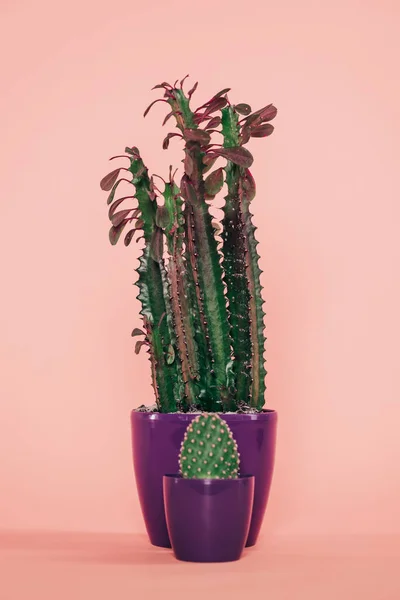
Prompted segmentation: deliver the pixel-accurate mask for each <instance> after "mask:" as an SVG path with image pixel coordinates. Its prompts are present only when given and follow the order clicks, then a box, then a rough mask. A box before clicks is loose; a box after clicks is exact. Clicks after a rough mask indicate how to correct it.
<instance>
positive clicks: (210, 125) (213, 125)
mask: <svg viewBox="0 0 400 600" xmlns="http://www.w3.org/2000/svg"><path fill="white" fill-rule="evenodd" d="M219 125H221V117H213V118H212V119H210V121H208V123H207V129H215V128H216V127H218V126H219Z"/></svg>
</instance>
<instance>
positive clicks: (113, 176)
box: [100, 169, 121, 192]
mask: <svg viewBox="0 0 400 600" xmlns="http://www.w3.org/2000/svg"><path fill="white" fill-rule="evenodd" d="M120 171H121V169H114V171H111V173H109V174H108V175H106V176H105V177H103V179H102V180H101V181H100V187H101V189H102V190H104V191H105V192H109V191H110V190H111V188H112V186H113V185H114V183H115V182H116V181H117V179H118V175H119V173H120Z"/></svg>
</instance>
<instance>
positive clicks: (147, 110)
mask: <svg viewBox="0 0 400 600" xmlns="http://www.w3.org/2000/svg"><path fill="white" fill-rule="evenodd" d="M157 102H167V101H166V100H164V98H157V100H154V101H153V102H152V103H151V104H150V105H149V106H148V107H147V108H146V110H145V111H144V113H143V116H144V117H146V116H147V115H148V113H149V110H150V109H151V107H152V106H154V105H155V104H157Z"/></svg>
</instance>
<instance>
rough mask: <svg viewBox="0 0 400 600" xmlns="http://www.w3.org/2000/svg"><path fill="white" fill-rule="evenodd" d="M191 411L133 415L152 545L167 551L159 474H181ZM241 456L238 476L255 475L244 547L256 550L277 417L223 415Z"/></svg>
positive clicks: (270, 413)
mask: <svg viewBox="0 0 400 600" xmlns="http://www.w3.org/2000/svg"><path fill="white" fill-rule="evenodd" d="M196 416H197V415H196V414H194V413H191V414H190V413H165V414H164V413H146V412H139V411H136V410H133V411H132V413H131V425H132V449H133V464H134V469H135V478H136V485H137V489H138V494H139V500H140V505H141V507H142V513H143V517H144V521H145V524H146V529H147V533H148V535H149V538H150V542H151V543H152V544H153V545H154V546H161V547H162V548H170V547H171V543H170V540H169V536H168V531H167V524H166V521H165V512H164V501H163V476H164V475H166V474H168V473H178V472H179V463H178V457H179V451H180V447H181V443H182V440H183V436H184V434H185V431H186V428H187V427H188V425H189V423H191V421H192V420H193V419H194V418H195V417H196ZM221 417H222V418H223V419H225V421H226V422H227V423H228V425H229V427H230V428H231V431H232V434H233V437H234V438H235V440H236V442H237V445H238V450H239V453H240V474H241V475H254V477H255V488H254V505H253V513H252V519H251V524H250V531H249V536H248V538H247V543H246V546H254V544H255V543H256V541H257V537H258V534H259V532H260V528H261V524H262V521H263V518H264V513H265V509H266V506H267V502H268V495H269V490H270V486H271V480H272V473H273V468H274V458H275V440H276V426H277V413H276V412H275V411H274V410H265V411H263V412H261V413H256V414H236V413H232V414H229V413H228V414H223V415H221Z"/></svg>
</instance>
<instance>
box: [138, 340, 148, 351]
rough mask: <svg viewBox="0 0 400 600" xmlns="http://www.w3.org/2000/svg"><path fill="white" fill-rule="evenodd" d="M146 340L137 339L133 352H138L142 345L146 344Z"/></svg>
mask: <svg viewBox="0 0 400 600" xmlns="http://www.w3.org/2000/svg"><path fill="white" fill-rule="evenodd" d="M146 345H147V342H145V341H143V340H138V341H137V342H136V344H135V354H139V352H140V350H141V348H142V346H146Z"/></svg>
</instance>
